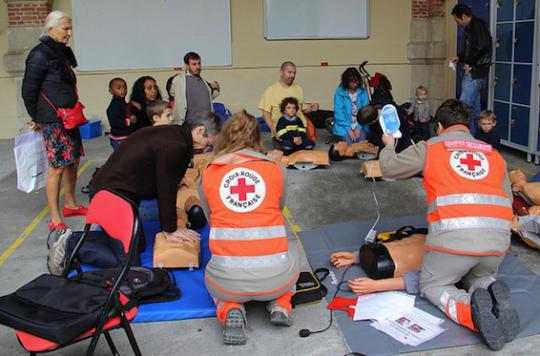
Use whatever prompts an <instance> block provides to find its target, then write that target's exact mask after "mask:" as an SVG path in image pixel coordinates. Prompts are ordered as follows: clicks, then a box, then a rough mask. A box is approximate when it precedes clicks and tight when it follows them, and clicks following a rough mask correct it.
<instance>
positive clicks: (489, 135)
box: [474, 110, 501, 151]
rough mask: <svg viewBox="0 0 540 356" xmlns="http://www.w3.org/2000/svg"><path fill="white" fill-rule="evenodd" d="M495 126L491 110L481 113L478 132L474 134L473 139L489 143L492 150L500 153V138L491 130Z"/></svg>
mask: <svg viewBox="0 0 540 356" xmlns="http://www.w3.org/2000/svg"><path fill="white" fill-rule="evenodd" d="M495 125H497V117H496V116H495V113H494V112H493V111H491V110H484V111H482V112H481V113H480V118H479V119H478V126H480V130H478V131H477V132H476V135H474V138H476V139H477V140H480V141H484V142H485V143H489V144H490V145H491V146H492V147H493V148H494V149H496V150H497V151H501V137H500V136H499V134H498V133H496V132H495V130H493V128H494V127H495Z"/></svg>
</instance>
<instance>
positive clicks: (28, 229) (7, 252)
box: [0, 160, 92, 267]
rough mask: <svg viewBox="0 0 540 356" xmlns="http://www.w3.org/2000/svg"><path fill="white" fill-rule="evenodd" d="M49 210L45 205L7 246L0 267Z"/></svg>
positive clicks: (61, 191) (0, 258)
mask: <svg viewBox="0 0 540 356" xmlns="http://www.w3.org/2000/svg"><path fill="white" fill-rule="evenodd" d="M90 163H92V160H89V161H87V162H86V163H85V164H83V166H82V167H81V168H79V170H78V171H77V177H79V176H80V175H81V174H83V172H84V171H85V170H86V169H87V168H88V166H90ZM63 194H64V188H62V190H60V196H62V195H63ZM48 212H49V206H46V207H45V208H43V210H41V212H40V213H39V214H38V215H37V216H36V217H35V218H34V220H32V222H31V223H30V224H29V225H28V226H27V227H26V228H25V229H24V230H23V232H22V233H21V234H20V235H19V237H17V239H16V240H15V241H14V242H13V243H12V244H11V246H9V247H8V248H7V249H6V250H5V251H4V253H3V254H2V256H0V267H2V265H3V264H4V263H5V262H6V260H7V259H8V258H9V256H11V254H12V253H13V252H15V250H16V249H17V248H18V247H19V246H20V245H21V244H22V243H23V242H24V240H26V238H27V237H28V235H30V234H31V233H32V231H34V229H35V228H36V226H37V225H38V224H39V223H40V222H41V220H42V219H43V218H44V217H45V215H46V214H47V213H48Z"/></svg>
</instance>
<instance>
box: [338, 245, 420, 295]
mask: <svg viewBox="0 0 540 356" xmlns="http://www.w3.org/2000/svg"><path fill="white" fill-rule="evenodd" d="M425 240H426V235H423V234H414V235H411V236H409V237H406V238H403V239H401V240H397V241H391V242H386V243H378V244H376V245H377V247H375V248H374V247H373V245H372V246H371V247H366V246H369V245H363V246H362V248H361V249H360V253H359V254H355V253H354V252H347V251H340V252H335V253H332V254H331V255H330V261H331V262H332V264H333V265H334V266H336V267H342V266H348V265H352V264H354V263H361V264H362V268H363V269H364V271H365V272H366V274H367V275H368V276H369V277H371V278H368V277H363V278H356V279H351V280H349V281H348V282H347V284H348V285H349V288H351V290H352V291H353V292H354V293H355V294H357V295H360V294H369V293H374V292H381V291H389V290H401V289H406V290H407V291H408V292H410V293H418V292H419V290H418V272H419V270H420V267H421V265H422V257H423V255H424V244H425Z"/></svg>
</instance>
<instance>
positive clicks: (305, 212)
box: [0, 130, 540, 356]
mask: <svg viewBox="0 0 540 356" xmlns="http://www.w3.org/2000/svg"><path fill="white" fill-rule="evenodd" d="M325 137H326V133H325V132H324V131H322V130H321V131H319V140H318V146H317V149H319V150H327V146H326V145H324V143H323V139H324V138H325ZM267 141H268V139H267ZM84 145H85V150H86V156H85V158H84V160H83V161H82V163H81V166H83V165H84V164H85V163H86V162H90V163H89V164H88V166H87V168H86V169H85V170H84V172H82V174H81V176H80V178H79V181H78V185H79V186H81V185H84V184H86V183H87V182H88V180H89V179H90V176H91V174H92V172H93V171H94V169H95V167H99V166H100V165H102V164H103V162H104V161H105V160H106V159H107V157H108V155H109V154H110V152H111V148H110V146H109V144H108V139H107V138H106V137H101V138H96V139H93V140H89V141H85V142H84ZM12 147H13V140H0V192H1V194H2V200H1V202H0V208H1V215H0V236H2V237H1V238H0V256H2V254H4V251H6V250H8V249H9V248H10V247H13V245H14V243H15V242H16V241H17V243H20V244H18V246H17V247H16V248H15V249H14V251H13V252H12V253H11V255H10V256H9V257H8V258H7V260H5V262H4V263H3V265H2V264H1V263H2V260H3V259H2V258H1V257H0V285H1V286H2V287H1V289H0V294H1V295H3V294H7V293H11V292H12V291H14V290H15V289H16V288H18V287H19V286H21V285H22V284H23V283H25V282H27V281H30V280H31V279H33V278H34V277H36V276H37V275H39V274H41V273H44V272H46V252H47V250H46V242H45V241H46V236H47V221H48V213H47V211H44V208H45V207H46V200H45V195H44V191H43V190H41V191H39V192H35V193H30V194H25V193H22V192H20V191H18V190H17V189H16V173H15V165H14V162H13V154H12ZM504 156H505V157H506V158H507V160H508V164H509V167H510V168H521V169H522V170H524V171H525V173H526V174H527V175H528V176H532V175H533V174H534V173H536V171H537V170H538V167H537V166H534V165H533V164H529V163H526V162H525V160H524V159H525V155H524V154H523V153H520V152H517V151H513V150H505V151H504ZM360 162H361V161H359V160H347V161H343V162H339V163H335V164H332V165H331V166H330V167H327V168H323V169H316V170H312V171H298V170H294V169H291V170H289V177H288V178H289V180H288V187H287V198H288V199H287V207H288V209H289V211H290V213H291V215H292V220H293V223H294V224H296V225H297V226H298V228H300V229H301V230H304V231H305V230H310V229H316V228H318V227H320V226H322V225H326V224H331V223H337V222H345V221H350V220H366V219H367V220H371V219H374V218H375V217H376V212H375V205H374V202H373V198H372V195H371V194H372V193H371V182H370V181H366V180H364V179H363V177H362V176H361V175H360V172H359V166H360ZM376 192H377V197H378V200H379V202H380V207H381V214H382V217H383V218H385V217H392V216H406V215H419V214H423V213H424V212H425V193H424V191H423V188H422V185H421V179H419V178H412V179H409V180H406V181H399V182H385V181H380V182H377V183H376ZM86 198H87V197H86V196H85V195H83V194H80V196H79V201H80V202H86ZM67 224H68V226H70V227H72V228H75V229H80V228H82V227H83V224H84V222H83V219H82V218H69V219H67ZM32 227H33V228H32ZM288 236H289V240H290V242H291V246H292V247H293V248H294V249H296V250H297V251H300V249H299V246H298V244H297V242H296V239H295V238H294V235H293V233H292V230H291V229H290V228H289V230H288ZM511 251H512V253H514V254H516V255H517V256H518V258H519V259H520V261H522V262H523V263H524V264H525V265H527V266H528V267H529V268H530V269H531V270H533V271H535V272H536V273H540V259H539V258H538V257H539V256H540V251H537V250H532V249H530V248H528V247H526V246H525V245H524V244H523V243H521V242H520V241H514V242H513V243H512V249H511ZM299 253H300V254H301V252H299ZM302 259H303V261H302V264H303V266H304V267H305V268H307V266H308V265H307V261H306V260H305V256H303V257H302ZM325 307H326V303H325V302H322V303H318V304H314V305H310V306H306V307H301V308H298V309H296V310H295V311H294V314H293V318H294V325H293V326H292V327H290V328H275V327H272V326H271V325H270V324H269V323H268V321H267V318H268V316H267V313H266V312H265V311H264V308H263V307H262V306H261V305H248V308H247V310H248V320H249V322H248V333H249V338H248V342H247V345H245V346H240V347H233V346H224V345H223V344H222V340H221V327H220V326H219V325H218V322H217V320H216V319H215V318H207V319H196V320H184V321H174V322H156V323H145V324H133V328H134V332H135V335H136V337H137V339H138V342H139V346H140V348H141V350H142V352H143V354H145V355H167V356H170V355H179V354H186V355H278V354H282V355H313V356H315V355H344V354H345V353H347V352H349V351H354V350H349V349H348V346H347V344H346V342H345V340H344V339H343V337H342V335H341V333H340V331H339V329H338V328H337V327H336V325H335V324H334V326H332V327H331V328H330V329H329V330H328V331H327V332H325V333H322V334H318V335H313V336H311V337H309V338H305V339H304V338H299V337H298V330H300V329H302V328H306V327H307V328H311V329H319V328H322V327H324V326H326V324H327V322H328V312H327V311H326V309H325ZM112 336H113V339H114V340H115V343H116V344H117V346H118V349H119V351H120V353H121V354H131V351H130V348H129V344H128V343H127V340H126V337H125V335H124V334H123V333H122V332H121V331H116V332H114V333H113V335H112ZM86 346H87V343H82V344H79V345H74V346H71V347H68V348H65V349H63V350H62V351H59V352H58V353H56V354H59V355H77V354H82V353H83V352H84V350H85V347H86ZM538 348H540V336H538V335H537V336H532V337H528V338H523V339H518V340H515V341H514V342H512V343H511V344H508V345H506V346H505V348H504V350H502V351H500V352H499V354H500V355H515V354H520V355H525V354H530V355H532V354H537V352H538ZM535 349H536V350H537V351H534V350H535ZM488 352H489V351H488V350H487V348H485V347H484V346H483V345H475V346H467V347H461V348H452V349H445V350H435V351H433V352H422V353H418V354H419V355H435V354H436V355H455V354H466V355H481V354H486V353H488ZM22 354H24V352H23V350H22V348H21V347H20V346H19V343H18V341H17V339H16V337H15V335H14V333H13V332H12V331H11V330H9V329H7V328H5V327H0V355H12V356H15V355H22ZM96 354H97V355H108V354H109V350H108V348H107V345H106V343H105V340H100V343H99V345H98V348H97V351H96Z"/></svg>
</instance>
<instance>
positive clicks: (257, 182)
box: [219, 167, 266, 213]
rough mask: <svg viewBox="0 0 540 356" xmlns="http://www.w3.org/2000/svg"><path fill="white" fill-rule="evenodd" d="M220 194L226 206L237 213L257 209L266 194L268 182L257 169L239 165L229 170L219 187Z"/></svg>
mask: <svg viewBox="0 0 540 356" xmlns="http://www.w3.org/2000/svg"><path fill="white" fill-rule="evenodd" d="M219 196H220V198H221V201H222V202H223V205H225V207H226V208H228V209H230V210H232V211H235V212H237V213H247V212H250V211H252V210H255V209H257V207H258V206H259V205H261V203H262V202H263V200H264V197H265V196H266V183H265V182H264V179H263V177H262V176H261V175H260V174H259V173H258V172H256V171H254V170H252V169H249V168H244V167H238V168H234V169H232V170H230V171H229V172H227V173H226V174H225V175H224V176H223V178H222V180H221V184H220V187H219Z"/></svg>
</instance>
